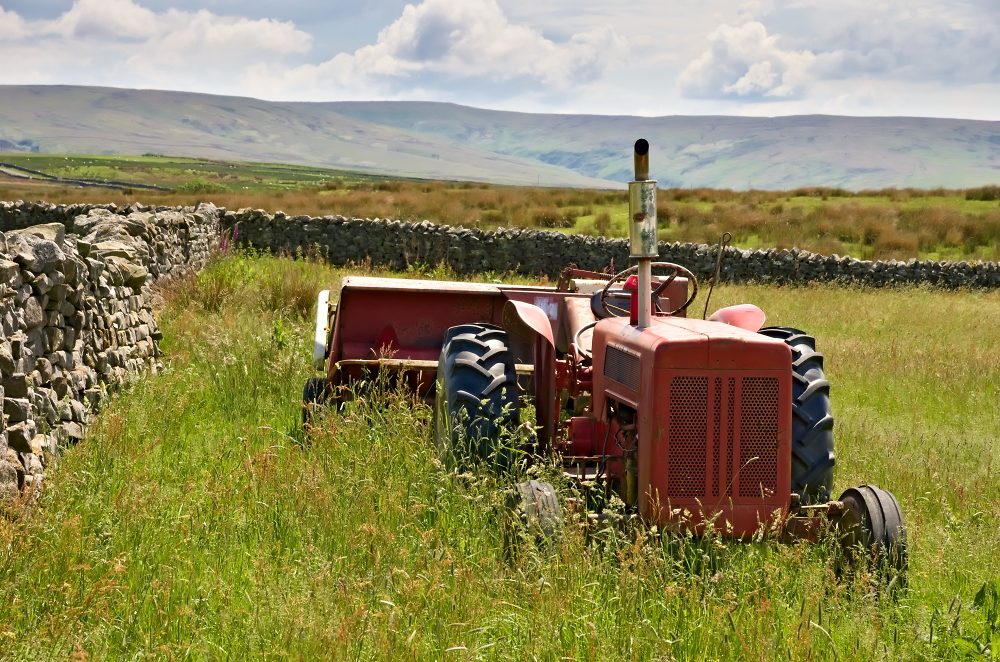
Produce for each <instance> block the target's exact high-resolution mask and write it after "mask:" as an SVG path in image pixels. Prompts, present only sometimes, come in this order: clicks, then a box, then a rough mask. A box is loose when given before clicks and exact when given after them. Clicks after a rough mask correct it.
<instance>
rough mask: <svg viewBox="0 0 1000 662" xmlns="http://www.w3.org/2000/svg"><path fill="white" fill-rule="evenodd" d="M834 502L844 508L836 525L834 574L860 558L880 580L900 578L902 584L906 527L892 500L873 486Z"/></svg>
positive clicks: (855, 490) (904, 566)
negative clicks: (838, 502) (836, 559)
mask: <svg viewBox="0 0 1000 662" xmlns="http://www.w3.org/2000/svg"><path fill="white" fill-rule="evenodd" d="M838 501H840V502H842V503H843V504H844V510H843V513H842V514H841V516H840V520H839V522H838V523H837V537H838V543H839V547H840V560H841V561H840V563H838V567H837V571H838V573H839V572H842V571H843V570H845V569H847V568H851V567H854V566H855V565H856V564H857V560H858V558H859V554H860V555H864V556H867V558H868V563H869V564H870V566H871V567H872V568H874V569H876V570H877V571H878V572H880V573H881V574H882V575H883V576H886V577H890V576H891V577H902V581H901V582H899V583H900V585H901V584H903V583H905V572H906V566H907V562H908V554H907V549H906V525H905V523H904V522H903V511H902V509H901V508H900V507H899V502H898V501H897V500H896V497H894V496H893V495H892V493H891V492H887V491H886V490H883V489H879V488H878V487H875V486H874V485H862V486H860V487H852V488H851V489H849V490H847V491H845V492H844V493H843V494H841V495H840V498H839V499H838Z"/></svg>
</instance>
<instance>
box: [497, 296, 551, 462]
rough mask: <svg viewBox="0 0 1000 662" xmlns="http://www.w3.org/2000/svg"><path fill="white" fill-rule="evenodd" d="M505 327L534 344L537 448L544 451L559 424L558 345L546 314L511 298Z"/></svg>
mask: <svg viewBox="0 0 1000 662" xmlns="http://www.w3.org/2000/svg"><path fill="white" fill-rule="evenodd" d="M503 325H504V328H506V329H507V331H508V332H509V333H512V334H514V335H515V336H520V337H521V338H524V339H525V340H529V341H533V344H534V361H533V363H534V365H535V371H534V389H535V422H536V424H537V427H538V445H539V449H540V450H541V451H543V452H544V451H545V450H546V449H547V448H548V445H549V444H550V443H551V441H552V439H553V438H554V437H555V433H556V425H557V423H558V421H559V403H558V402H557V401H556V344H555V342H554V341H553V339H552V325H551V324H550V323H549V317H548V315H546V314H545V311H544V310H542V309H541V308H539V307H538V306H535V305H533V304H530V303H526V302H524V301H514V300H513V299H508V300H507V303H505V304H504V306H503Z"/></svg>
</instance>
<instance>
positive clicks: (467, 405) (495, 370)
mask: <svg viewBox="0 0 1000 662" xmlns="http://www.w3.org/2000/svg"><path fill="white" fill-rule="evenodd" d="M436 390H437V395H436V399H435V403H434V441H435V443H436V444H437V447H438V450H439V452H440V453H441V456H442V458H443V459H444V461H445V463H446V464H450V465H454V464H456V463H459V464H460V463H463V462H464V461H465V460H469V459H475V460H486V461H489V462H492V463H494V464H496V465H497V466H499V467H501V468H503V467H506V466H507V465H508V464H509V463H510V460H511V450H512V449H511V443H512V441H513V435H514V434H516V430H517V427H518V425H519V423H520V418H521V417H520V412H519V410H518V398H517V396H518V391H517V373H516V372H515V370H514V355H513V353H512V352H511V350H510V342H509V339H508V337H507V332H506V331H504V330H503V329H501V328H500V327H498V326H493V325H492V324H462V325H460V326H453V327H452V328H450V329H448V331H447V332H446V333H445V337H444V345H443V346H442V348H441V358H440V360H439V361H438V372H437V386H436Z"/></svg>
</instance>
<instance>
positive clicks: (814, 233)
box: [0, 154, 1000, 260]
mask: <svg viewBox="0 0 1000 662" xmlns="http://www.w3.org/2000/svg"><path fill="white" fill-rule="evenodd" d="M0 163H6V164H8V165H7V166H6V168H5V167H4V166H0V169H3V168H5V169H6V170H8V171H11V172H21V173H22V174H24V173H27V172H28V171H34V172H36V173H38V172H41V173H45V175H47V176H48V177H49V178H62V179H64V180H65V179H71V180H75V181H83V180H90V181H95V182H97V181H103V180H114V181H118V182H133V183H135V184H139V185H145V186H157V187H160V188H163V189H165V190H163V191H158V190H140V189H138V188H130V187H128V186H125V187H122V188H119V189H117V190H108V189H106V188H80V187H79V186H76V185H70V184H67V183H65V182H60V181H56V180H54V179H45V178H40V176H38V175H35V179H30V180H29V179H24V178H23V177H22V178H16V177H12V176H10V174H4V173H3V172H0V200H17V199H27V200H34V199H45V200H48V201H50V202H58V203H72V202H91V203H99V202H118V203H123V202H132V201H141V202H144V203H146V204H162V205H177V204H184V205H190V204H195V203H197V202H199V201H212V202H214V203H215V204H217V205H219V206H223V207H226V208H227V209H239V208H243V207H252V208H255V209H266V210H268V211H271V212H273V211H277V210H282V211H284V212H286V213H288V214H308V215H312V216H324V215H327V214H342V215H344V216H355V217H361V218H388V219H398V220H405V221H421V220H424V219H427V220H430V221H433V222H435V223H446V224H451V225H463V226H467V227H479V228H483V229H494V228H496V227H498V226H504V227H538V228H550V229H554V230H558V231H562V232H574V233H581V234H588V235H593V236H609V237H618V236H624V235H625V234H626V221H627V217H628V205H627V201H626V198H625V193H624V191H616V190H608V189H576V188H543V187H516V186H500V185H490V184H478V183H472V182H454V181H451V182H448V181H434V180H414V179H410V180H406V179H391V178H387V177H380V176H373V175H370V174H367V173H359V172H350V171H335V170H328V169H322V168H309V167H305V166H284V165H274V164H254V163H238V162H225V161H207V160H196V159H182V158H175V157H161V156H146V157H136V158H127V157H100V156H62V155H42V154H37V155H36V154H4V155H2V158H0ZM658 212H659V217H660V228H661V229H660V238H661V239H662V240H664V241H694V242H714V241H716V240H717V239H718V237H719V236H720V235H721V234H722V233H724V232H730V233H731V234H732V235H733V243H734V244H735V245H736V246H739V247H742V248H761V247H779V248H791V247H793V246H797V247H799V248H802V249H805V250H809V251H813V252H817V253H824V254H831V253H837V254H840V255H844V254H849V255H851V256H853V257H857V258H861V259H890V258H893V259H909V258H913V257H916V258H920V259H952V260H963V259H965V260H969V259H972V260H997V259H1000V187H996V186H986V187H979V188H973V189H934V190H920V189H892V188H890V189H879V190H868V191H860V192H851V191H847V190H844V189H831V188H819V187H803V188H799V189H794V190H789V191H759V190H750V191H742V192H734V191H731V190H725V189H705V188H702V189H661V191H660V196H659V210H658Z"/></svg>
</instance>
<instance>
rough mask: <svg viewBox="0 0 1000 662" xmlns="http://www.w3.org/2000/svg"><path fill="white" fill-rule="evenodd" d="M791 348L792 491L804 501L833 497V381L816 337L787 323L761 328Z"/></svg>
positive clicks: (806, 502) (819, 501)
mask: <svg viewBox="0 0 1000 662" xmlns="http://www.w3.org/2000/svg"><path fill="white" fill-rule="evenodd" d="M760 333H761V334H763V335H765V336H768V337H770V338H777V339H779V340H782V341H784V343H785V344H786V345H788V346H789V347H791V349H792V491H793V492H795V493H796V494H798V495H799V498H800V499H801V501H802V503H803V504H806V505H808V504H812V503H824V502H826V501H829V500H830V491H831V490H832V489H833V465H834V464H835V463H836V459H835V458H834V454H833V413H832V412H831V411H830V382H828V381H826V379H825V378H824V376H823V355H822V354H820V353H819V352H817V351H816V339H815V338H813V337H812V336H810V335H808V334H806V333H805V332H804V331H800V330H798V329H793V328H790V327H786V326H770V327H766V328H763V329H761V330H760Z"/></svg>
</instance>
